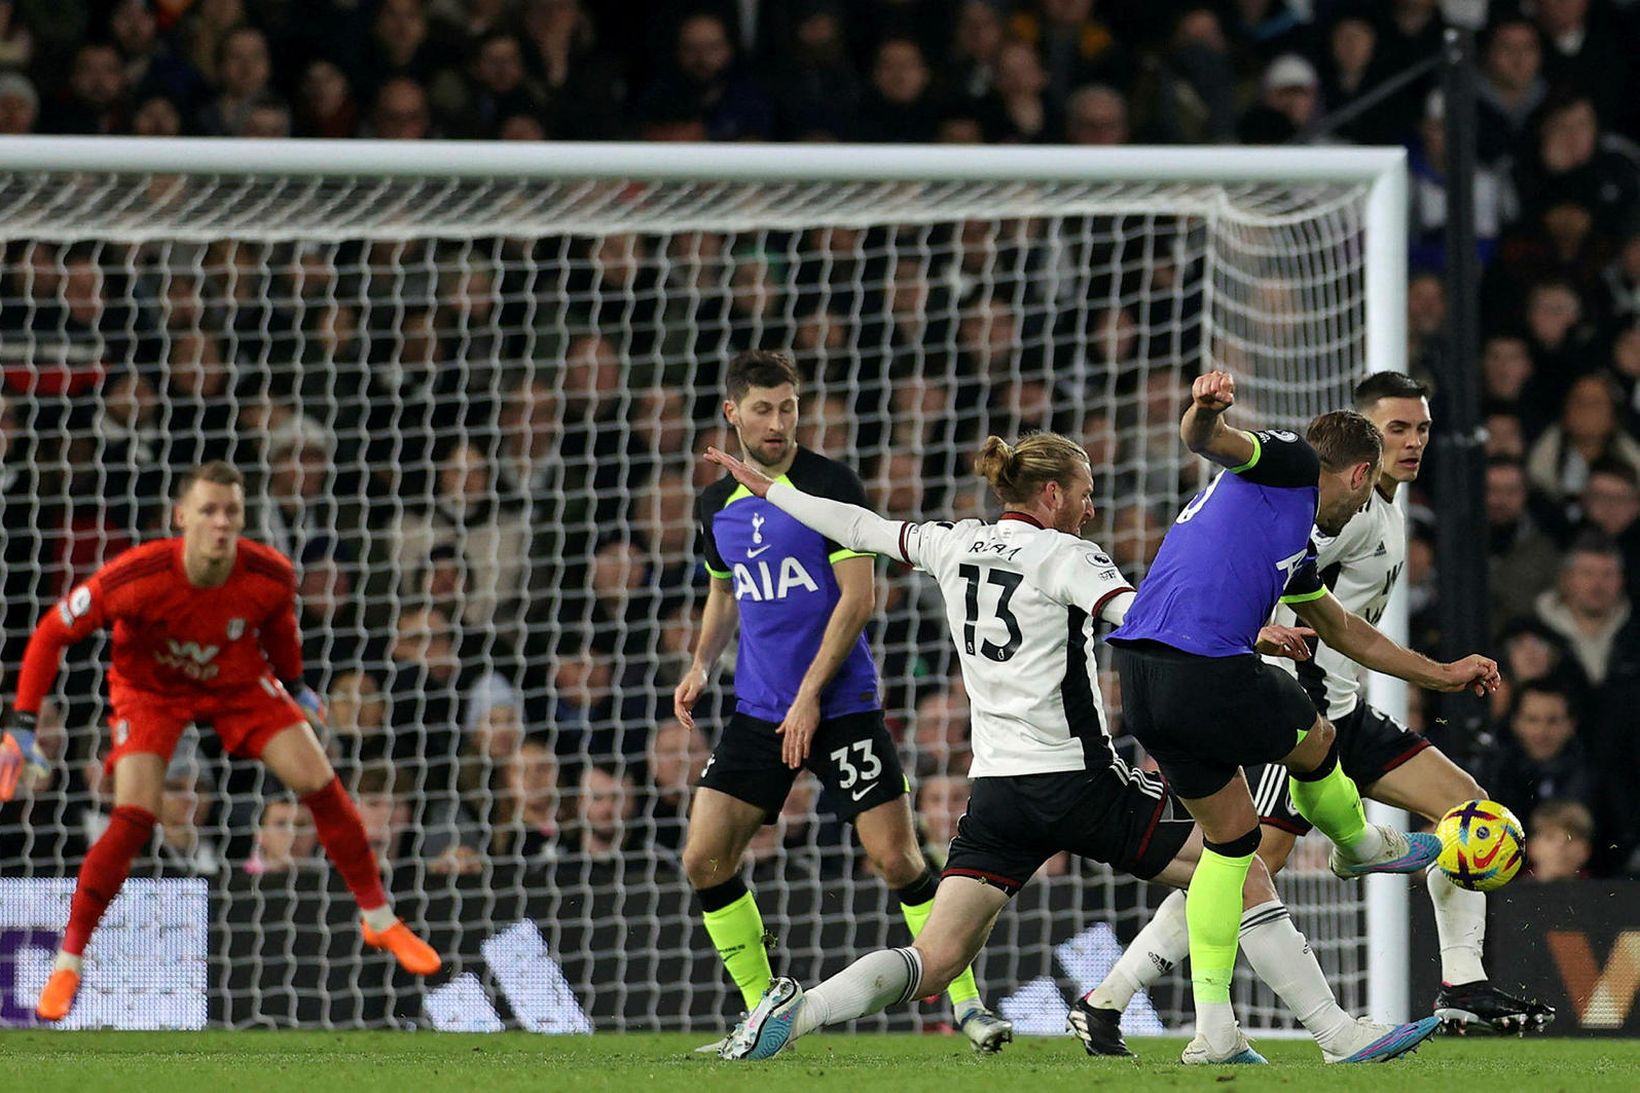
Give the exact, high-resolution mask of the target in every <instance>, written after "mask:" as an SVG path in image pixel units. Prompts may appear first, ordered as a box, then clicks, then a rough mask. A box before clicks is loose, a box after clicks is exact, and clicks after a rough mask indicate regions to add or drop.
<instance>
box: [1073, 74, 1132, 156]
mask: <svg viewBox="0 0 1640 1093" xmlns="http://www.w3.org/2000/svg"><path fill="white" fill-rule="evenodd" d="M1130 135H1131V134H1130V130H1129V129H1128V103H1127V96H1125V95H1123V94H1122V93H1121V92H1120V91H1118V90H1116V89H1115V88H1113V87H1107V86H1105V85H1104V84H1089V85H1088V86H1087V87H1080V88H1077V89H1076V90H1075V91H1074V92H1072V93H1071V96H1070V98H1068V99H1066V100H1065V141H1066V143H1068V144H1086V145H1095V146H1109V145H1114V144H1126V143H1127V142H1128V137H1129V136H1130Z"/></svg>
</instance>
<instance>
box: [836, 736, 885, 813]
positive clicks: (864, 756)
mask: <svg viewBox="0 0 1640 1093" xmlns="http://www.w3.org/2000/svg"><path fill="white" fill-rule="evenodd" d="M871 745H872V742H871V741H870V740H856V741H855V742H854V743H852V744H850V745H848V746H847V747H842V748H838V749H837V750H836V751H834V752H832V753H831V756H830V758H831V761H832V762H833V763H835V764H837V772H838V774H839V775H841V777H840V778H839V779H838V780H837V788H838V789H841V790H843V791H845V792H847V793H848V795H849V796H850V797H852V798H853V799H854V800H856V801H858V800H859V799H860V798H862V797H864V796H865V795H866V794H868V793H870V792H871V790H872V787H873V786H875V785H876V782H877V776H878V775H879V774H881V773H882V772H883V761H882V760H881V759H878V758H877V755H876V753H875V752H874V751H872V747H871ZM850 752H859V753H860V754H859V758H858V759H855V758H854V757H852V756H850V754H849V753H850ZM856 763H858V765H856ZM855 786H858V787H859V788H858V789H856V788H854V787H855Z"/></svg>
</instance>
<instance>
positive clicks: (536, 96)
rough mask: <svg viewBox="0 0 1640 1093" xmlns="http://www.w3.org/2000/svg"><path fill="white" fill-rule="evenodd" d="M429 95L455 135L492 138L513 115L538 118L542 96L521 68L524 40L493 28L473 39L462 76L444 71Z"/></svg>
mask: <svg viewBox="0 0 1640 1093" xmlns="http://www.w3.org/2000/svg"><path fill="white" fill-rule="evenodd" d="M433 98H434V100H435V101H437V102H438V103H439V104H440V111H441V113H442V114H443V116H444V117H445V118H446V119H447V120H446V124H445V128H446V129H447V130H449V132H451V133H452V134H454V135H457V136H465V137H478V138H483V139H494V138H495V137H496V136H497V135H498V134H499V133H500V131H501V123H502V122H503V121H505V120H506V119H507V118H509V117H512V116H513V115H514V114H522V115H525V116H527V117H534V118H539V117H540V115H541V112H542V109H543V108H544V106H545V100H546V96H545V95H544V93H543V92H542V91H541V89H540V87H539V85H538V84H537V83H536V82H535V80H534V79H533V78H531V77H530V76H529V75H528V74H527V73H526V71H525V68H524V45H523V43H522V42H521V41H519V39H518V37H517V36H516V35H513V34H511V33H508V32H507V31H502V30H496V31H491V32H490V33H488V34H486V35H484V36H483V37H482V38H480V39H478V40H477V41H476V42H474V43H473V44H472V47H471V52H470V55H469V58H468V63H467V70H466V73H465V78H460V77H456V76H454V75H453V74H449V73H447V74H446V76H444V77H441V78H440V80H439V81H438V82H437V84H436V85H435V86H434V88H433Z"/></svg>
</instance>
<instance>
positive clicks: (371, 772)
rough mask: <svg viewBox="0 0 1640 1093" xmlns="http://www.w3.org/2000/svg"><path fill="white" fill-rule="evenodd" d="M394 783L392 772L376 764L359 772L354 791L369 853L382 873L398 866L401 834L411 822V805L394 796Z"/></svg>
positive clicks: (402, 837) (386, 766)
mask: <svg viewBox="0 0 1640 1093" xmlns="http://www.w3.org/2000/svg"><path fill="white" fill-rule="evenodd" d="M395 782H396V779H395V777H394V774H393V768H392V767H391V766H388V765H386V764H380V763H377V764H372V765H370V766H368V767H366V768H364V769H363V770H361V771H360V772H359V776H358V779H357V783H356V786H355V788H354V790H353V792H354V794H355V796H356V797H357V798H358V802H359V804H358V808H359V819H360V821H362V822H363V824H364V830H365V835H366V836H367V837H368V838H369V840H370V849H371V852H372V853H374V854H375V856H376V862H377V864H378V865H379V866H380V867H381V868H382V870H383V871H385V872H392V871H393V870H394V869H395V868H396V867H397V866H398V864H399V861H400V856H401V854H402V852H403V842H404V834H405V831H406V829H408V828H409V826H410V824H411V820H412V816H411V811H410V804H409V802H408V801H406V800H405V799H404V798H403V797H402V796H400V795H399V794H398V793H396V792H395V789H394V786H395Z"/></svg>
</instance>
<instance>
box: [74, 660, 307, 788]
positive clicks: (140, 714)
mask: <svg viewBox="0 0 1640 1093" xmlns="http://www.w3.org/2000/svg"><path fill="white" fill-rule="evenodd" d="M109 701H110V702H111V704H112V705H113V707H114V712H113V716H112V717H111V718H110V720H109V725H110V728H111V729H112V731H113V739H114V747H113V748H112V750H110V751H109V753H108V758H107V759H106V760H104V767H105V769H107V770H108V771H109V772H112V771H113V770H114V764H115V763H117V762H119V761H120V760H121V759H123V758H124V757H125V756H127V755H132V754H144V755H157V756H159V757H160V758H161V759H163V760H165V761H167V762H169V761H170V758H171V753H172V752H173V751H175V750H176V746H177V741H178V740H179V739H181V737H182V730H183V729H185V728H187V727H188V724H189V722H193V723H194V724H196V725H198V726H199V727H200V729H201V730H203V729H205V728H206V727H207V726H209V727H210V728H212V729H214V730H215V731H216V735H217V736H219V737H221V739H222V746H223V747H224V748H225V749H227V751H228V753H229V754H230V755H237V756H240V757H242V758H247V759H256V758H259V757H260V756H261V754H262V749H263V748H265V747H267V744H268V741H269V740H272V739H273V738H274V737H275V736H278V735H279V734H280V733H281V732H284V731H285V730H286V729H288V728H290V727H291V726H292V725H305V724H306V723H307V715H306V714H304V713H303V712H302V708H301V707H300V706H298V705H297V704H296V701H295V699H293V698H291V697H290V695H289V694H288V693H286V691H285V688H284V687H282V686H280V684H279V682H278V680H276V679H274V678H273V677H272V676H266V677H264V678H262V679H261V680H259V681H258V682H257V683H256V684H255V685H254V686H251V687H242V688H238V689H236V690H232V691H224V692H221V693H220V694H213V693H211V692H209V691H196V692H193V693H191V694H160V693H157V692H154V691H139V690H137V689H136V688H133V687H123V686H120V685H118V684H111V685H110V686H109Z"/></svg>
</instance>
